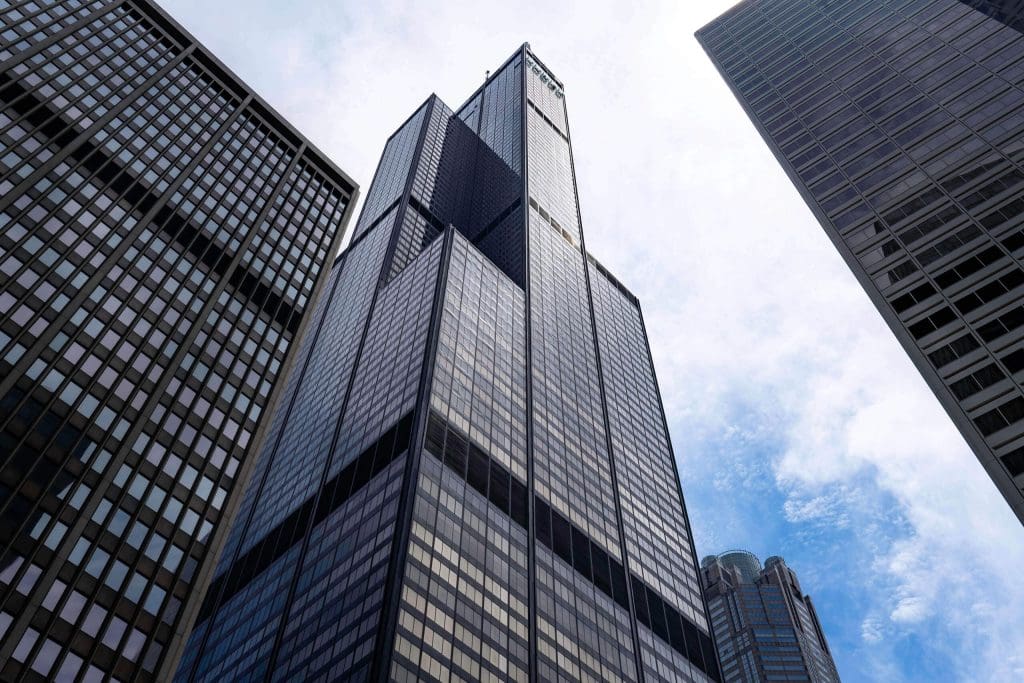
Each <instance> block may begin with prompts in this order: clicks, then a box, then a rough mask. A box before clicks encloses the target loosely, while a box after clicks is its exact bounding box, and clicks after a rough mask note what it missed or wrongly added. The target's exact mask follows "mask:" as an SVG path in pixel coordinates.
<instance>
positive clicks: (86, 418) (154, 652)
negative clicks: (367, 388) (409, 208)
mask: <svg viewBox="0 0 1024 683" xmlns="http://www.w3.org/2000/svg"><path fill="white" fill-rule="evenodd" d="M0 27H2V34H0V35H2V42H0V271H2V276H0V544H2V545H0V553H2V554H0V679H3V680H4V681H15V680H17V681H42V680H58V681H72V680H84V681H99V680H122V681H128V680H134V681H146V680H166V679H167V677H168V676H169V675H171V673H173V671H174V665H175V663H176V659H177V658H176V656H175V655H174V654H173V653H174V651H175V650H176V649H180V642H178V644H177V645H176V642H177V641H180V640H181V634H180V632H181V631H182V630H185V629H187V624H189V623H190V622H191V621H192V620H193V619H194V614H195V612H196V610H197V608H198V606H199V602H200V601H201V599H202V593H203V591H202V586H203V585H204V584H205V583H206V582H208V581H209V574H210V572H211V571H212V569H213V564H214V562H215V560H216V556H217V552H216V549H217V548H218V546H219V545H220V544H221V543H222V541H223V538H224V535H225V532H226V527H227V525H226V524H222V523H221V522H222V520H225V519H227V518H228V517H230V515H231V511H232V510H233V509H235V508H237V504H238V499H239V498H240V494H241V492H242V487H241V486H237V485H236V483H237V482H238V481H240V480H242V479H244V477H245V473H246V472H247V471H248V470H251V461H252V460H253V459H254V458H253V457H250V456H254V454H255V452H256V450H257V444H258V443H259V441H260V434H261V425H262V424H263V423H264V422H265V420H264V419H263V416H264V411H266V412H267V413H269V412H270V411H269V407H270V405H271V404H272V403H273V400H274V396H275V394H276V393H279V392H278V389H277V387H278V385H279V384H281V383H282V382H280V381H279V378H280V377H281V376H282V375H283V374H284V372H285V370H286V368H287V366H288V364H289V363H290V362H291V359H292V357H293V356H294V349H293V348H292V347H293V341H294V340H295V339H296V338H297V337H298V336H299V335H300V334H301V333H302V330H303V329H304V328H305V327H306V326H307V322H308V319H309V317H310V315H309V311H308V310H307V309H309V308H310V307H311V305H312V302H313V301H314V300H315V299H316V298H317V294H318V291H319V290H321V289H322V287H323V285H324V283H325V282H326V278H327V274H328V270H329V268H328V266H329V259H331V258H333V256H334V254H335V252H336V251H337V248H338V244H339V241H340V239H341V236H342V229H343V226H344V224H345V222H346V221H347V219H348V216H349V213H350V211H351V206H352V201H353V198H354V194H355V192H356V187H355V185H354V184H353V183H352V181H351V180H349V179H348V178H347V177H346V176H345V174H344V173H342V172H341V171H339V170H338V169H337V168H336V167H335V166H334V165H332V164H331V163H330V162H328V161H327V160H326V159H325V158H324V156H323V155H322V154H321V153H319V152H318V151H317V150H316V149H314V148H313V147H312V146H311V145H310V144H309V143H308V142H307V141H306V140H305V139H304V138H302V137H301V136H300V135H299V134H298V133H296V132H295V130H293V129H292V128H291V127H290V126H289V125H288V124H287V123H286V122H285V121H283V120H282V119H281V117H280V116H279V115H278V114H276V113H275V112H273V111H272V110H271V109H270V108H269V107H268V106H267V105H266V104H265V103H264V102H263V101H262V100H260V99H259V98H258V97H256V96H255V95H254V94H253V93H252V91H251V90H249V89H248V88H247V87H246V86H245V85H244V84H243V83H241V82H240V81H239V80H238V78H237V77H235V76H234V75H233V74H231V73H230V72H229V71H228V70H227V69H226V68H225V67H224V66H223V65H222V64H220V63H219V62H218V61H217V60H216V59H215V58H214V57H212V56H211V55H210V54H209V53H208V52H207V51H206V50H205V49H203V48H202V47H201V46H200V45H197V44H196V42H195V40H194V39H193V38H192V37H191V36H189V35H188V34H187V33H186V32H185V31H183V30H182V29H181V27H180V26H178V25H177V24H175V23H174V22H173V21H172V20H170V19H169V18H168V17H167V16H166V15H165V14H164V13H163V12H162V11H161V10H159V9H158V8H157V7H155V6H154V5H151V4H150V3H149V2H146V1H145V0H129V1H121V2H115V1H107V0H93V1H90V2H85V1H82V2H79V1H77V0H70V1H64V2H46V3H42V2H23V3H13V4H12V3H7V2H5V3H0ZM107 676H113V679H109V678H106V677H107Z"/></svg>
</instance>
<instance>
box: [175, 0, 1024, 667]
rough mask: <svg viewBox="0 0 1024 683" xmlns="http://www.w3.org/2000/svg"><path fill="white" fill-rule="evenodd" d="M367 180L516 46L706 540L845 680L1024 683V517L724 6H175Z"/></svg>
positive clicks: (328, 1)
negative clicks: (428, 107) (638, 313)
mask: <svg viewBox="0 0 1024 683" xmlns="http://www.w3.org/2000/svg"><path fill="white" fill-rule="evenodd" d="M162 4H163V6H164V7H165V8H166V9H167V10H168V11H169V12H170V13H171V14H172V15H173V16H175V17H176V18H177V19H178V20H179V21H180V22H182V23H183V24H184V25H185V26H186V27H187V28H188V29H189V30H190V31H191V32H192V33H193V34H195V35H196V37H197V38H199V39H200V41H202V42H203V43H205V44H206V45H207V46H208V47H209V48H210V49H211V50H212V51H213V52H214V53H215V54H216V55H217V56H218V57H220V58H221V59H222V60H223V61H224V62H225V63H226V64H227V65H228V66H229V67H231V68H232V69H233V70H234V71H235V72H236V73H237V74H238V75H239V76H241V77H242V78H243V79H244V80H245V81H246V82H247V83H249V84H250V85H251V86H252V87H253V88H254V89H255V90H256V91H257V92H258V93H260V94H261V95H262V96H263V97H264V98H265V99H266V100H267V101H268V102H269V103H270V104H271V105H272V106H274V107H275V108H276V109H277V110H278V111H280V112H281V113H282V114H283V115H284V116H285V117H286V118H287V119H288V120H290V121H291V122H292V123H293V124H294V125H295V126H296V128H298V129H299V130H300V131H301V132H303V133H304V134H305V135H306V136H307V137H308V138H309V139H310V140H311V141H312V142H313V143H314V144H316V145H317V146H318V147H320V149H322V150H323V151H324V152H325V153H326V154H327V155H328V156H329V157H330V158H331V159H332V160H334V161H335V162H336V163H337V164H338V165H339V166H340V167H341V168H343V169H344V170H345V171H346V172H347V173H348V174H349V175H350V176H352V177H353V178H354V179H355V180H356V181H357V182H358V183H359V184H360V185H361V186H362V188H363V191H364V192H365V190H366V189H367V188H368V187H369V184H370V181H371V179H372V177H373V171H374V168H375V167H376V164H377V161H378V159H379V156H380V153H381V150H382V149H383V145H384V141H385V140H386V138H387V137H388V136H389V135H390V134H391V133H392V132H393V131H394V129H395V128H396V127H397V126H398V125H399V124H400V123H401V122H402V121H403V120H404V119H405V118H406V117H407V116H408V115H409V114H410V113H412V111H413V110H414V109H415V108H416V107H417V106H418V105H419V104H420V103H421V102H422V101H423V100H424V99H425V98H426V97H427V96H428V95H429V94H430V93H431V92H435V93H437V94H438V95H439V96H440V97H441V98H442V99H443V100H444V101H445V102H446V103H447V104H449V105H450V106H453V107H455V106H458V105H459V104H460V103H461V102H462V101H463V100H464V99H465V97H466V96H468V95H469V94H470V93H471V92H472V91H473V90H475V89H476V87H477V86H479V85H480V83H482V81H483V79H484V74H485V72H486V71H487V70H488V69H494V68H496V67H497V66H498V65H500V64H501V63H502V62H503V61H504V60H505V59H506V58H507V57H508V56H509V55H510V54H512V52H513V51H514V50H515V49H516V48H517V47H518V46H519V45H520V44H522V43H523V42H524V41H528V42H529V43H530V44H531V47H532V48H533V50H534V51H535V52H536V54H537V55H538V57H540V58H541V59H542V60H543V61H544V63H545V64H546V65H547V66H549V67H550V68H551V69H552V71H553V72H554V73H555V74H556V75H557V76H558V77H559V79H560V80H561V81H562V82H563V83H564V84H565V96H566V102H567V106H568V111H569V120H570V126H571V130H572V138H573V152H574V160H575V166H576V172H577V183H578V188H579V195H580V205H581V212H582V217H583V226H584V233H585V236H586V241H587V247H588V249H589V250H590V251H591V252H592V253H593V254H594V255H595V256H596V257H597V258H598V259H599V260H600V261H601V262H602V264H604V265H605V266H606V267H608V269H609V270H610V271H611V272H612V273H614V274H615V275H616V276H617V277H618V278H619V279H620V280H621V281H622V282H623V283H624V284H626V286H627V287H629V288H630V289H631V290H632V291H633V292H634V293H635V294H636V295H637V296H638V297H639V298H640V301H641V303H642V305H643V310H644V316H645V320H646V326H647V331H648V334H649V335H650V343H651V347H652V352H653V355H654V361H655V367H656V369H657V373H658V378H659V381H660V384H661V390H662V392H663V397H664V400H665V407H666V412H667V414H668V420H669V424H670V428H671V432H672V440H673V444H674V447H675V450H676V455H677V457H678V460H679V467H680V474H681V478H682V483H683V491H684V495H685V498H686V504H687V507H688V510H689V514H690V520H691V524H692V526H693V534H694V538H695V542H696V545H697V553H698V555H699V556H701V557H703V556H704V555H707V554H712V553H719V552H722V551H724V550H727V549H730V548H745V549H748V550H750V551H752V552H754V553H756V554H758V555H759V556H760V557H761V558H762V559H764V558H765V557H767V556H769V555H782V556H783V557H785V559H786V561H787V563H788V564H789V565H790V566H791V567H792V568H793V569H794V570H795V571H796V572H797V574H798V576H799V579H800V582H801V584H802V587H803V588H804V590H805V591H806V592H808V593H810V594H811V596H812V598H813V600H814V602H815V605H816V607H817V609H818V612H819V616H820V617H821V620H822V622H823V625H824V628H825V631H826V634H827V636H828V639H829V644H830V646H831V648H832V652H833V656H834V657H835V659H836V664H837V666H838V668H839V673H840V676H841V677H842V680H843V681H844V682H845V683H851V682H858V681H887V682H894V683H901V682H910V681H928V682H933V681H994V682H997V681H1019V680H1022V679H1024V654H1022V653H1024V582H1022V581H1021V580H1020V579H1021V569H1020V568H1021V567H1024V528H1022V527H1021V525H1020V524H1019V523H1018V522H1017V520H1016V518H1015V517H1014V516H1013V514H1012V513H1011V512H1010V509H1009V507H1008V506H1007V505H1006V503H1005V502H1004V501H1003V499H1002V498H1001V497H1000V496H999V494H998V493H997V491H996V489H995V487H994V486H993V484H992V483H991V482H990V480H989V479H988V477H987V475H986V474H985V473H984V471H983V470H982V468H981V466H980V465H979V464H978V462H977V460H976V458H975V456H974V455H973V454H972V453H971V451H970V449H969V448H968V447H967V445H966V444H965V443H964V441H963V439H962V438H961V437H960V435H959V433H958V432H957V431H956V429H955V428H954V427H953V425H952V423H951V422H950V420H949V419H948V417H947V416H946V414H945V413H944V412H943V410H942V409H941V407H940V406H939V404H938V402H937V400H936V399H935V398H934V396H933V395H932V394H931V392H930V391H929V389H928V388H927V387H926V385H925V383H924V380H923V379H921V377H920V375H919V374H918V373H917V371H916V369H915V368H914V367H913V365H912V364H911V362H910V360H909V359H908V357H907V356H906V355H905V353H904V352H903V350H902V349H901V347H900V346H899V344H898V343H897V342H896V339H895V337H894V336H893V335H892V333H891V332H890V331H889V329H888V328H887V327H886V326H885V324H884V323H883V322H882V319H881V317H880V316H879V314H878V313H877V311H876V310H875V309H874V308H873V306H872V305H871V304H870V302H869V300H868V298H867V296H866V295H865V294H864V292H863V290H862V289H861V288H860V286H859V285H858V284H857V282H856V281H855V280H854V278H853V276H852V274H851V273H850V272H849V270H848V269H847V268H846V266H845V264H844V263H843V261H842V260H841V258H840V257H839V255H838V253H837V252H836V251H835V249H834V248H833V246H832V245H831V243H830V242H829V241H828V239H827V238H826V236H825V234H824V232H823V231H822V229H821V227H820V225H818V223H817V222H816V221H815V219H814V218H813V217H812V215H811V213H810V211H809V210H808V209H807V207H806V205H805V204H804V203H803V201H802V200H801V199H800V197H799V196H798V194H797V192H796V190H795V189H794V188H793V186H792V185H791V183H790V182H789V180H788V179H787V178H786V177H785V175H784V173H783V172H782V170H781V168H780V167H779V166H778V164H777V163H776V161H775V160H774V158H773V157H772V156H771V154H770V152H769V151H768V149H767V147H766V146H765V145H764V143H763V142H762V141H761V139H760V137H759V136H758V135H757V133H756V132H755V130H754V127H753V126H752V125H751V123H750V122H749V120H748V119H747V118H746V116H745V114H744V113H743V111H742V110H741V108H740V106H739V105H738V103H737V102H736V101H735V99H734V98H733V96H732V95H731V93H730V92H729V90H728V89H727V88H726V86H725V85H724V83H723V82H722V81H721V79H720V78H719V76H718V74H717V73H716V72H715V70H714V68H713V67H712V66H711V63H710V62H709V60H708V59H707V57H706V56H705V55H704V53H703V51H702V50H701V48H700V47H699V45H698V44H697V42H696V40H695V39H694V38H693V33H694V31H696V30H697V29H698V28H700V27H701V26H703V25H704V24H706V23H707V22H708V21H710V20H712V19H713V18H715V17H716V16H717V15H718V14H720V13H722V12H723V11H724V10H726V9H728V7H729V6H730V5H731V4H732V3H731V2H728V1H727V2H720V1H715V0H705V1H704V2H678V1H677V0H675V1H667V2H662V3H659V2H635V3H621V2H619V3H611V2H602V1H599V0H591V1H587V2H583V1H580V2H565V3H562V2H558V3H555V2H550V1H549V2H503V3H492V2H483V1H475V2H459V1H456V2H446V3H425V2H418V3H417V2H401V1H398V2H395V1H391V0H377V1H375V2H373V3H364V2H339V1H337V0H333V1H332V0H292V1H291V2H280V0H218V1H217V2H210V1H209V0H163V1H162Z"/></svg>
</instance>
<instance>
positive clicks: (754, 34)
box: [698, 0, 1024, 520]
mask: <svg viewBox="0 0 1024 683" xmlns="http://www.w3.org/2000/svg"><path fill="white" fill-rule="evenodd" d="M972 5H973V6H974V7H977V8H978V9H972ZM978 10H981V11H978ZM993 17H995V18H993ZM1018 19H1019V17H1018ZM1014 25H1015V24H1014V19H1013V18H1012V17H1008V16H1007V15H1006V14H1005V13H1004V12H1002V11H1001V6H1000V4H999V3H992V2H981V1H980V0H979V1H976V2H971V3H965V2H958V1H956V0H927V1H925V0H886V1H885V2H881V3H874V2H867V1H866V0H842V1H837V2H829V3H825V4H821V3H810V2H806V0H769V1H762V2H744V3H742V4H740V5H739V6H737V7H736V8H734V9H733V10H730V11H729V12H728V13H726V14H725V15H723V16H722V17H720V18H719V19H718V20H716V21H714V22H712V23H711V24H709V25H708V26H707V27H705V28H703V29H701V31H699V32H698V38H699V39H700V41H701V42H702V43H703V45H704V47H705V49H706V50H707V51H708V53H709V55H710V56H711V57H712V59H713V60H714V61H715V63H716V65H717V66H718V68H719V70H720V71H721V72H722V74H723V76H725V78H726V80H727V81H728V82H729V84H730V85H731V87H732V88H733V89H734V91H735V92H736V94H737V96H738V97H739V98H740V100H741V102H742V103H743V104H744V106H745V107H746V108H747V110H748V112H749V113H750V116H751V117H752V118H753V119H754V120H755V122H756V123H757V125H758V127H759V129H760V130H761V131H762V134H763V135H764V137H765V139H766V140H767V141H768V142H769V144H770V145H771V146H772V148H773V149H774V150H775V152H776V154H777V156H778V157H779V159H780V160H781V161H782V163H783V165H784V167H786V170H787V172H788V173H789V174H790V176H791V178H792V180H793V181H794V183H796V184H797V185H798V186H799V187H800V188H802V190H803V191H804V193H805V197H806V198H807V201H808V202H809V203H810V204H811V205H812V207H813V208H814V209H815V211H816V213H817V215H818V216H819V218H820V219H821V222H822V224H823V226H824V227H825V229H826V231H827V232H828V233H829V234H830V236H831V237H832V239H833V241H835V242H836V244H837V246H839V248H840V252H841V253H842V254H843V256H844V258H845V259H846V260H847V262H848V264H849V265H850V267H851V268H852V269H853V270H854V272H855V273H857V274H858V276H859V277H860V279H861V281H862V283H863V284H864V286H865V289H866V290H867V291H868V293H869V295H870V296H871V298H872V300H873V301H874V302H875V303H876V305H877V306H878V307H879V310H880V311H881V312H882V314H883V316H884V317H885V319H886V320H887V322H889V324H890V326H891V327H892V328H893V329H894V331H895V332H896V334H897V337H898V338H899V339H900V341H901V342H902V343H903V345H904V347H905V348H906V349H907V351H908V353H910V354H911V355H913V356H914V357H915V358H918V359H920V361H921V362H920V363H918V365H919V367H921V368H922V372H924V373H925V376H926V379H928V381H929V384H930V385H931V386H932V387H933V389H934V390H935V391H936V394H937V395H938V396H939V398H940V399H941V400H942V402H943V404H944V405H945V406H946V408H947V410H948V412H949V413H950V415H951V416H952V417H953V419H954V422H956V423H957V425H958V427H959V428H960V429H961V431H962V432H963V433H964V435H965V438H967V440H968V443H970V444H971V445H972V447H973V448H974V450H975V452H976V453H977V455H978V457H979V459H980V460H981V461H982V464H983V465H985V467H986V469H987V470H988V471H989V473H990V475H991V476H992V477H993V480H994V481H995V483H996V485H997V487H998V488H999V489H1000V490H1001V491H1002V493H1003V495H1004V496H1005V497H1006V498H1007V500H1008V501H1009V502H1010V503H1011V506H1012V507H1013V508H1014V510H1015V512H1016V513H1017V514H1018V516H1020V517H1021V519H1022V520H1024V492H1022V490H1021V486H1022V484H1021V483H1020V482H1016V481H1015V480H1014V479H1013V474H1012V473H1011V472H1010V471H1009V468H1007V467H1006V465H1005V463H1003V462H1002V461H1001V459H1000V458H999V457H998V456H999V455H1000V454H1004V453H1005V452H1006V451H1007V450H1012V449H1013V448H1017V447H1019V446H1020V445H1021V443H1024V413H1021V412H1020V411H1013V410H1010V411H1009V413H1008V414H1004V413H1003V412H1002V411H1001V410H1000V408H1001V407H1002V406H1006V405H1015V404H1014V401H1015V400H1018V399H1020V398H1021V396H1022V388H1021V384H1020V383H1019V382H1018V381H1017V380H1015V379H1013V378H1012V376H1011V375H1012V371H1008V370H1009V368H1006V367H1005V366H1004V365H1003V364H1002V362H1001V359H1002V357H1003V355H1004V353H1003V352H1004V349H1006V346H1004V345H1003V344H991V343H989V342H988V341H983V342H982V343H981V344H979V348H980V350H981V352H980V353H973V354H969V355H966V356H964V358H965V360H964V362H957V363H950V364H948V366H947V367H946V368H943V370H942V371H940V372H937V373H932V372H930V371H929V370H928V369H927V368H928V362H927V360H926V357H928V356H932V357H934V356H935V355H938V356H940V357H943V358H948V357H949V353H948V350H947V349H948V347H949V346H950V345H951V344H953V343H954V341H955V340H959V339H963V338H965V337H966V338H967V339H971V340H973V341H974V342H977V338H976V337H975V336H974V335H973V334H971V333H972V332H980V330H981V328H982V326H984V325H985V324H986V323H987V322H988V321H989V320H991V316H992V315H993V314H995V315H996V316H1001V315H1004V314H1007V313H1008V311H1009V310H1010V309H1011V308H1014V307H1016V305H1018V304H1019V299H1020V291H1019V289H1018V287H1019V285H1020V284H1022V280H1021V270H1020V265H1021V260H1020V255H1019V254H1018V253H1017V250H1018V249H1019V247H1020V240H1019V238H1018V237H1016V234H1017V233H1018V232H1019V230H1020V226H1021V223H1022V221H1024V202H1021V201H1020V193H1021V188H1022V187H1024V166H1022V160H1024V157H1022V153H1021V150H1020V149H1019V147H1020V145H1019V142H1018V139H1019V137H1020V135H1021V133H1022V132H1024V114H1022V112H1024V88H1021V86H1020V83H1021V76H1022V74H1024V35H1022V34H1021V33H1020V31H1019V30H1018V29H1015V28H1014V27H1013V26H1014ZM904 330H905V331H906V332H909V335H908V334H906V333H905V332H904ZM1019 339H1020V333H1016V334H1014V335H1012V336H1010V337H1008V338H1007V339H1006V340H1005V342H1006V343H1007V344H1012V343H1014V342H1016V341H1018V340H1019ZM989 366H992V370H991V371H990V372H989V373H988V375H986V378H985V382H986V384H985V386H984V387H983V388H984V389H985V391H983V392H976V391H971V392H970V393H966V392H965V388H964V385H963V384H962V379H963V376H964V371H969V373H968V374H970V373H979V372H982V371H983V369H984V368H986V367H989ZM997 375H1001V376H1006V377H1008V379H1005V380H1001V381H989V379H994V378H995V377H996V376H997ZM980 383H981V382H980V381H979V384H980Z"/></svg>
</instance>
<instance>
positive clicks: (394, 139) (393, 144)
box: [353, 103, 429, 238]
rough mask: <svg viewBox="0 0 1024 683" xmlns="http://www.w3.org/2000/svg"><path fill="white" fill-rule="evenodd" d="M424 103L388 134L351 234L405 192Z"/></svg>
mask: <svg viewBox="0 0 1024 683" xmlns="http://www.w3.org/2000/svg"><path fill="white" fill-rule="evenodd" d="M428 107H429V105H428V103H424V104H423V105H422V106H420V108H419V109H417V110H416V113H414V114H413V115H412V116H411V117H409V119H408V120H407V121H406V122H405V123H403V124H402V127H401V128H399V129H398V130H397V131H395V133H394V134H393V135H392V136H391V137H390V138H388V142H387V144H386V145H385V146H384V153H383V154H382V155H381V159H380V163H379V164H378V165H377V173H376V175H374V177H373V183H372V184H371V185H370V191H369V192H368V193H367V195H366V203H365V204H364V205H363V210H362V211H361V212H360V213H359V222H358V223H357V224H356V230H355V233H354V234H353V238H357V237H360V236H362V234H363V233H364V232H366V231H367V230H369V229H370V227H372V226H373V225H375V224H376V223H377V222H378V221H379V219H380V217H381V216H382V215H383V214H384V213H386V212H387V211H388V209H389V208H390V207H391V205H392V204H394V203H395V202H396V201H398V200H399V199H400V198H401V197H402V194H403V193H404V192H405V187H406V184H407V183H408V179H409V172H410V168H411V167H412V165H413V164H414V163H415V161H414V159H413V157H414V156H415V153H416V144H417V142H418V141H419V139H420V133H421V130H422V128H423V120H424V118H425V117H426V115H427V109H428Z"/></svg>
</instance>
